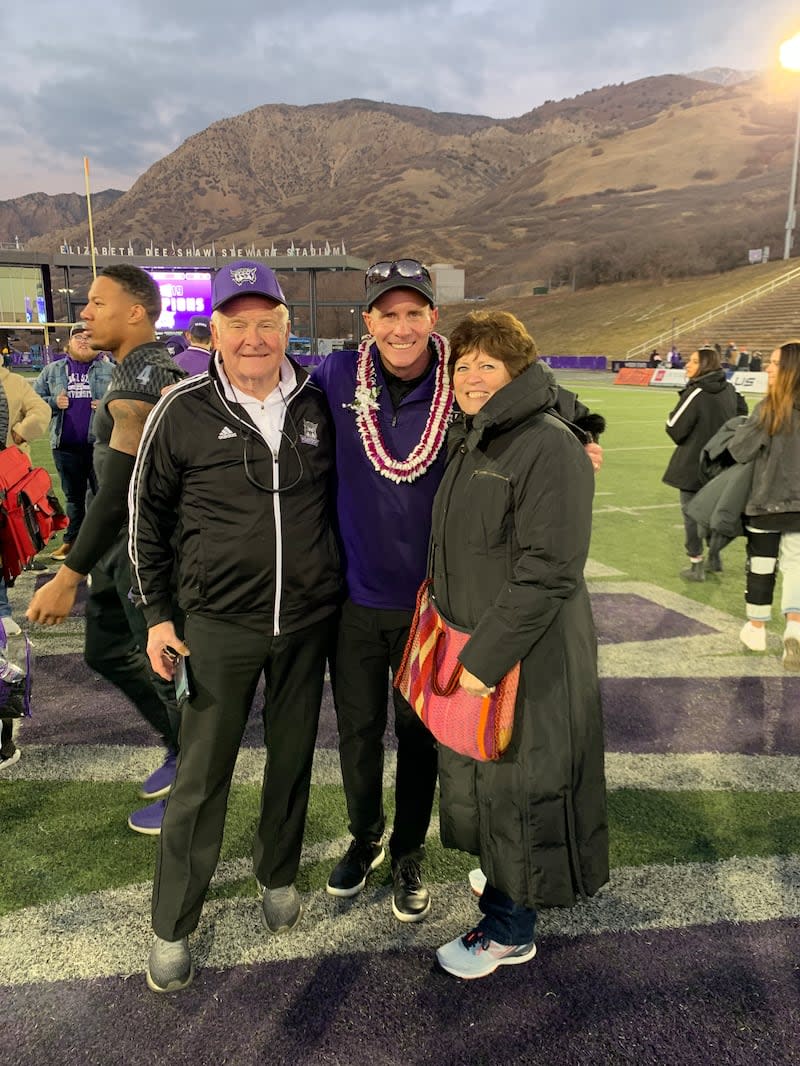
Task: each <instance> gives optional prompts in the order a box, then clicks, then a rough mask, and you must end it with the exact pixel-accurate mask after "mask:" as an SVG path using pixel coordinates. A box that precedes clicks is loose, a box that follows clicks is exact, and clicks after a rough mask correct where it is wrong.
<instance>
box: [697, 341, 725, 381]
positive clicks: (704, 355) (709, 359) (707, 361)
mask: <svg viewBox="0 0 800 1066" xmlns="http://www.w3.org/2000/svg"><path fill="white" fill-rule="evenodd" d="M697 355H698V358H699V361H700V365H699V367H698V370H697V377H701V376H702V375H703V374H710V373H711V371H712V370H720V369H721V367H722V356H721V355H720V354H719V352H718V351H717V350H716V348H698V349H697Z"/></svg>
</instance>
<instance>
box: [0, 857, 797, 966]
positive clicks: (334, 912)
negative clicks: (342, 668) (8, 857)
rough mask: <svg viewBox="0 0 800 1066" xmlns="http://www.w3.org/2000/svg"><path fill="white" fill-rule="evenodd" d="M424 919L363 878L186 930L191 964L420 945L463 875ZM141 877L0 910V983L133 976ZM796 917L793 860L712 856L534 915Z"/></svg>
mask: <svg viewBox="0 0 800 1066" xmlns="http://www.w3.org/2000/svg"><path fill="white" fill-rule="evenodd" d="M431 888H432V897H433V906H432V909H431V913H430V916H429V917H428V918H427V919H426V920H425V921H424V922H420V923H418V924H414V925H401V924H400V923H399V922H397V921H396V920H395V919H394V917H393V916H392V912H391V907H390V896H389V891H390V890H389V888H388V887H387V886H380V887H372V885H371V884H370V885H368V886H367V888H366V889H365V891H364V892H362V893H361V895H359V896H357V897H356V898H355V899H354V900H352V901H350V900H339V899H334V898H332V897H331V896H328V895H327V894H326V893H325V892H324V891H321V890H320V891H316V892H312V893H309V894H307V895H306V896H305V897H304V899H303V904H304V915H303V918H302V920H301V922H300V924H299V925H298V927H297V928H296V929H295V930H294V931H293V932H292V933H288V934H284V935H281V936H267V935H266V934H265V933H264V932H263V930H262V929H261V928H260V925H259V901H258V898H257V897H255V896H251V897H236V898H233V899H218V900H211V901H209V902H208V903H207V904H206V907H205V909H204V912H203V917H202V919H201V923H200V927H199V929H198V930H197V932H196V933H195V934H193V936H192V937H191V947H192V952H193V956H194V959H195V962H196V963H197V965H198V966H199V967H201V968H210V969H221V968H228V967H232V966H236V965H246V964H252V963H260V962H274V961H280V960H292V959H302V958H322V957H324V956H334V955H338V954H340V953H344V952H347V953H353V952H359V953H365V952H381V951H397V950H404V949H406V950H408V949H419V948H424V949H426V950H430V951H433V949H434V948H436V947H437V946H439V945H440V944H442V943H444V942H446V941H448V940H450V939H452V938H453V937H454V936H457V935H458V934H459V933H462V932H464V931H465V930H467V929H469V928H470V927H471V926H472V925H474V923H475V920H476V918H477V917H478V909H477V906H476V900H475V898H474V896H472V894H471V892H470V890H469V887H468V885H467V883H466V880H461V881H456V882H452V883H449V884H438V885H436V884H434V885H432V886H431ZM149 901H150V885H149V883H148V884H140V885H132V886H129V887H127V888H124V889H115V890H111V891H108V892H98V893H92V894H89V895H85V896H79V897H74V898H70V899H66V900H63V901H59V902H58V903H50V904H47V905H45V906H38V907H28V908H26V909H25V910H23V911H17V912H15V913H13V914H10V915H7V916H5V917H3V918H0V943H2V945H3V950H2V953H0V984H3V985H18V984H24V983H29V982H53V981H60V980H74V979H84V980H86V979H91V978H98V977H112V976H129V975H135V979H136V980H137V981H143V980H144V979H143V977H142V972H143V969H144V965H145V961H146V958H147V953H148V950H149V945H150V939H151V933H150V929H149V912H150V902H149ZM798 917H800V857H798V856H788V857H782V856H778V857H771V858H766V859H758V858H756V859H752V858H733V859H729V860H726V861H723V862H716V863H681V864H678V863H676V864H674V865H654V866H637V867H623V868H621V869H617V870H613V871H612V880H611V884H610V885H609V886H608V887H607V888H606V889H604V890H603V891H602V892H601V893H600V894H598V896H596V897H595V898H594V899H593V900H590V901H589V902H588V903H585V904H582V905H581V906H578V907H575V908H573V909H572V910H565V909H557V910H552V911H543V912H542V913H541V915H540V918H539V925H538V937H539V940H540V947H541V951H542V954H543V955H544V953H545V952H546V951H547V937H548V936H552V935H556V934H560V935H565V936H581V935H597V934H601V933H611V934H614V933H620V932H625V931H632V930H636V931H644V930H654V929H682V928H686V927H688V926H693V925H709V924H713V923H716V922H766V921H771V920H775V919H796V918H798Z"/></svg>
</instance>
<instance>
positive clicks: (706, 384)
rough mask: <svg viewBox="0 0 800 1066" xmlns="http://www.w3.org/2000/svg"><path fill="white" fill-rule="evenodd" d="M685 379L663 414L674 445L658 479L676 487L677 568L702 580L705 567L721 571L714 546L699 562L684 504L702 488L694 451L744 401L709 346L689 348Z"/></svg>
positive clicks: (696, 537) (699, 548) (699, 547)
mask: <svg viewBox="0 0 800 1066" xmlns="http://www.w3.org/2000/svg"><path fill="white" fill-rule="evenodd" d="M686 377H687V378H688V379H689V380H688V384H687V385H686V386H685V387H684V388H683V389H681V392H680V394H679V397H680V398H679V400H678V404H677V406H676V407H675V408H673V410H672V411H671V412H670V415H669V417H668V418H667V425H666V430H667V433H668V434H669V436H670V437H671V438H672V440H673V441H675V443H676V444H677V445H678V447H677V448H676V449H675V451H674V452H673V453H672V458H671V459H670V461H669V465H668V466H667V469H666V471H665V473H664V476H663V478H662V480H663V481H664V482H665V483H666V484H667V485H674V486H675V488H676V489H679V490H680V499H681V511H682V512H683V525H684V529H685V532H686V554H687V555H688V556H689V563H690V565H689V567H688V569H686V570H681V577H682V578H684V579H685V580H686V581H705V571H706V568H707V569H708V570H709V571H711V572H719V571H721V570H722V562H721V560H720V557H719V551H718V550H716V549H715V550H713V551H709V555H708V563H707V567H706V564H705V563H704V561H703V542H702V540H701V539H700V534H699V532H698V529H697V523H696V522H695V520H694V519H693V518H692V517H691V515H690V514H689V512H688V510H687V507H688V505H689V503H690V502H691V500H692V499H693V497H694V495H695V493H696V492H697V491H698V490H699V489H700V488H701V487H702V484H703V482H702V480H701V477H700V453H701V452H702V450H703V446H704V445H705V444H706V443H707V442H708V441H709V440H710V439H711V437H713V436H714V434H715V433H716V432H717V430H718V429H719V428H720V426H721V425H722V424H723V422H727V420H728V419H729V418H733V416H734V415H738V414H747V404H746V403H745V401H744V399H743V398H742V397H741V396H740V395H739V393H738V392H737V391H736V389H734V387H733V385H731V384H730V382H728V381H726V379H725V371H724V370H723V369H722V367H721V366H720V361H719V356H718V355H717V353H716V352H715V351H714V349H713V348H700V349H699V350H698V351H696V352H692V354H691V356H690V358H689V362H688V363H687V364H686Z"/></svg>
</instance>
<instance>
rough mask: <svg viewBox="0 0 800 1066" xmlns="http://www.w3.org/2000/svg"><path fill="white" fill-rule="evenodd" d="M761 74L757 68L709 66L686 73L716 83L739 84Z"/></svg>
mask: <svg viewBox="0 0 800 1066" xmlns="http://www.w3.org/2000/svg"><path fill="white" fill-rule="evenodd" d="M759 76H760V72H759V71H757V70H733V69H732V68H731V67H708V68H707V69H706V70H694V71H692V73H691V74H687V75H686V77H687V78H695V79H696V80H697V81H710V82H712V83H713V84H714V85H738V84H739V83H740V82H743V81H750V80H751V78H758V77H759Z"/></svg>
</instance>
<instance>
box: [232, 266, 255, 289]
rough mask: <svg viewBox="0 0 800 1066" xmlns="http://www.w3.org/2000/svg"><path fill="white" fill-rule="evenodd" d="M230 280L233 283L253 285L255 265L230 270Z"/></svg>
mask: <svg viewBox="0 0 800 1066" xmlns="http://www.w3.org/2000/svg"><path fill="white" fill-rule="evenodd" d="M231 281H232V282H233V283H234V285H239V286H242V285H255V283H256V268H255V267H237V268H236V269H235V270H232V271H231Z"/></svg>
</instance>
